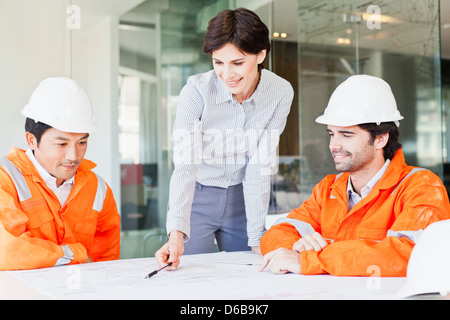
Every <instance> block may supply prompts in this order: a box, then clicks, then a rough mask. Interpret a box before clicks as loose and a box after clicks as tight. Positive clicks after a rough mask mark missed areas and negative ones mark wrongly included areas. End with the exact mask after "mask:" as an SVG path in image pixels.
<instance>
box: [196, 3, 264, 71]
mask: <svg viewBox="0 0 450 320" xmlns="http://www.w3.org/2000/svg"><path fill="white" fill-rule="evenodd" d="M227 43H232V44H233V45H235V46H236V47H237V48H238V49H239V50H241V51H242V52H246V53H252V54H258V53H260V52H261V51H262V50H264V49H266V50H267V51H266V54H269V51H270V40H269V29H268V28H267V26H266V25H265V24H264V23H263V22H262V21H261V19H259V17H258V16H257V15H256V14H255V13H254V12H252V11H250V10H248V9H245V8H238V9H236V10H230V9H226V10H223V11H221V12H219V13H218V14H217V15H216V16H215V17H214V18H212V19H211V20H210V21H209V23H208V29H207V30H206V34H205V40H204V42H203V48H202V50H203V53H212V52H213V51H216V50H218V49H220V48H222V47H223V46H224V45H226V44H227ZM262 68H264V66H263V65H262V63H261V64H259V65H258V69H259V70H261V69H262Z"/></svg>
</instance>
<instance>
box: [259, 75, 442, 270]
mask: <svg viewBox="0 0 450 320" xmlns="http://www.w3.org/2000/svg"><path fill="white" fill-rule="evenodd" d="M401 119H403V117H402V116H401V115H400V113H399V112H398V110H397V105H396V102H395V98H394V96H393V94H392V91H391V89H390V87H389V85H388V84H387V83H386V82H385V81H383V80H382V79H379V78H376V77H371V76H367V75H357V76H351V77H350V78H348V79H347V80H346V81H344V82H343V83H342V84H341V85H339V86H338V88H336V90H335V91H334V93H333V94H332V96H331V98H330V101H329V103H328V106H327V108H326V109H325V112H324V114H323V115H322V116H320V117H318V118H317V119H316V122H318V123H321V124H326V125H327V131H328V134H329V136H330V144H329V148H330V151H331V154H332V156H333V159H334V164H335V168H336V170H337V171H338V172H340V173H339V174H333V175H328V176H326V177H325V178H324V179H323V180H322V181H321V182H319V183H318V184H317V185H316V186H315V187H314V189H313V191H312V195H311V196H310V198H309V199H308V200H306V201H305V202H304V203H303V204H302V205H301V206H300V207H298V208H296V209H294V210H292V211H291V212H290V213H289V214H288V215H287V217H286V218H281V219H280V220H279V221H277V222H276V223H275V225H274V226H272V227H271V228H270V229H269V230H268V231H267V233H266V234H265V235H264V236H263V237H262V239H261V243H260V248H261V252H262V253H263V254H264V260H263V264H262V266H261V270H264V269H265V268H266V267H267V268H268V269H269V270H270V271H272V272H273V273H286V272H293V273H302V274H324V273H328V274H332V275H338V276H370V275H372V274H373V273H374V272H376V273H377V275H379V276H384V277H402V276H406V269H407V265H408V260H409V256H410V254H411V251H412V249H413V247H414V244H415V242H416V241H417V239H418V238H419V236H420V233H421V231H422V230H423V229H425V228H426V227H427V226H428V225H429V224H431V223H433V222H435V221H439V220H444V219H450V204H449V199H448V195H447V192H446V189H445V187H444V186H443V184H442V182H441V180H440V179H439V177H438V176H436V175H435V174H433V173H432V172H431V171H429V170H425V169H422V168H416V167H412V166H408V165H407V164H406V163H405V158H404V155H403V152H402V149H401V144H399V143H398V135H399V131H398V126H399V120H401Z"/></svg>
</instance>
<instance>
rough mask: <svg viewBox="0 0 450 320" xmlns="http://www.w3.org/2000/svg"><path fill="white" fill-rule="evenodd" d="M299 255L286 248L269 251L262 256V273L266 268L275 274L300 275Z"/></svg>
mask: <svg viewBox="0 0 450 320" xmlns="http://www.w3.org/2000/svg"><path fill="white" fill-rule="evenodd" d="M300 261H301V260H300V253H299V252H297V251H292V250H289V249H286V248H279V249H277V250H274V251H271V252H269V253H268V254H266V255H265V256H264V259H263V262H262V264H261V268H260V269H259V271H263V270H264V269H265V268H266V267H268V268H269V270H270V271H271V272H273V273H276V274H283V273H287V272H293V273H301V270H302V269H301V264H300Z"/></svg>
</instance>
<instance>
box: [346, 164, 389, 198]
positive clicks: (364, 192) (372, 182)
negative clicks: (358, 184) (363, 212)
mask: <svg viewBox="0 0 450 320" xmlns="http://www.w3.org/2000/svg"><path fill="white" fill-rule="evenodd" d="M390 162H391V160H389V159H387V160H386V161H385V163H384V165H383V166H382V167H381V169H380V170H379V171H378V172H377V173H376V174H375V175H374V176H373V177H372V179H370V180H369V182H367V184H366V185H365V186H364V187H363V188H362V189H361V198H364V197H365V196H366V195H368V194H369V193H370V191H372V189H373V187H374V186H375V185H376V184H377V182H378V181H380V179H381V177H382V176H383V174H384V173H385V172H386V170H387V167H388V166H389V163H390ZM352 193H356V192H355V190H354V189H353V185H352V181H351V177H349V178H348V182H347V194H348V195H349V196H350V195H351V194H352Z"/></svg>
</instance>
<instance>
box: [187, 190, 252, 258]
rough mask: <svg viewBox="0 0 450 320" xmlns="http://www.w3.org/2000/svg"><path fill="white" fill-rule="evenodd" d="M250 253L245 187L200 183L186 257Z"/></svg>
mask: <svg viewBox="0 0 450 320" xmlns="http://www.w3.org/2000/svg"><path fill="white" fill-rule="evenodd" d="M214 239H216V240H217V245H218V247H219V251H247V250H251V248H250V247H249V246H248V244H247V243H248V237H247V218H246V216H245V205H244V194H243V188H242V184H238V185H235V186H230V187H228V188H220V187H211V186H204V185H202V184H200V183H198V182H197V183H196V186H195V193H194V200H193V203H192V210H191V234H190V238H189V241H188V242H186V243H185V246H184V254H197V253H211V252H214V251H215V244H214Z"/></svg>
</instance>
